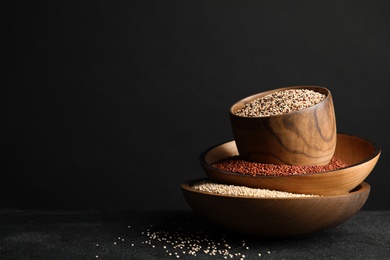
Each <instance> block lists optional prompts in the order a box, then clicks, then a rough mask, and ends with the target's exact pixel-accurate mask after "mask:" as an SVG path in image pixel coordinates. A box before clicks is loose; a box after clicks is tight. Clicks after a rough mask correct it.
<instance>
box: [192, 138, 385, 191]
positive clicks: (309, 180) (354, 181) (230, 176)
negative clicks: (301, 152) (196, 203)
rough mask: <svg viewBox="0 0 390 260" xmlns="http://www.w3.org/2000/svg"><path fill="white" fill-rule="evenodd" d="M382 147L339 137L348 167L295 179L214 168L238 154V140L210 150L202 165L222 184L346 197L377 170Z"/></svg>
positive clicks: (338, 147)
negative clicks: (221, 161) (220, 161)
mask: <svg viewBox="0 0 390 260" xmlns="http://www.w3.org/2000/svg"><path fill="white" fill-rule="evenodd" d="M380 154H381V148H380V147H379V146H378V145H377V144H375V143H372V142H370V141H368V140H366V139H363V138H360V137H357V136H353V135H346V134H338V135H337V145H336V149H335V153H334V155H335V156H336V157H338V158H339V159H341V160H342V161H344V162H345V163H346V164H347V165H348V167H345V168H342V169H339V170H335V171H328V172H322V173H313V174H306V175H294V176H249V175H243V174H238V173H230V172H226V171H222V170H219V169H217V168H214V167H212V166H211V164H212V163H214V162H216V161H218V160H220V159H223V158H227V157H230V156H234V155H238V150H237V147H236V144H235V142H234V141H230V142H226V143H224V144H221V145H218V146H215V147H213V148H210V149H207V150H206V151H205V152H203V153H202V154H201V155H200V164H201V166H202V167H203V169H204V171H205V173H206V174H207V176H208V177H209V178H210V179H211V180H213V181H215V182H219V183H226V184H233V185H243V186H247V187H253V188H265V189H271V190H281V191H289V192H295V193H303V194H320V195H334V194H345V193H347V192H349V191H350V190H352V189H353V188H355V187H356V186H358V185H359V184H360V183H361V182H363V181H364V180H365V179H366V178H367V176H368V175H369V174H370V173H371V171H372V170H373V169H374V167H375V165H376V163H377V161H378V159H379V157H380Z"/></svg>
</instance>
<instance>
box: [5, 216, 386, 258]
mask: <svg viewBox="0 0 390 260" xmlns="http://www.w3.org/2000/svg"><path fill="white" fill-rule="evenodd" d="M183 258H184V259H390V211H360V212H359V213H358V214H357V215H355V216H354V217H353V218H351V219H349V220H348V221H346V222H344V223H343V224H341V225H339V226H337V227H335V228H333V229H329V230H326V231H322V232H319V233H316V234H312V235H308V236H304V237H297V238H289V239H267V238H256V237H249V236H246V235H242V234H234V233H230V232H227V231H226V230H222V229H220V228H218V227H215V226H213V225H212V224H211V223H209V222H207V221H205V220H204V219H203V218H201V217H200V216H198V215H196V214H195V213H194V212H192V211H129V212H107V211H31V210H28V211H26V210H0V259H183Z"/></svg>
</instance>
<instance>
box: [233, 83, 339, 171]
mask: <svg viewBox="0 0 390 260" xmlns="http://www.w3.org/2000/svg"><path fill="white" fill-rule="evenodd" d="M287 89H309V90H313V91H316V92H320V93H322V94H325V95H326V98H325V99H324V100H323V101H321V102H320V103H318V104H316V105H314V106H311V107H308V108H304V109H301V110H298V111H294V112H290V113H287V114H282V115H276V116H268V117H243V116H238V115H236V114H234V112H236V111H237V110H239V109H240V108H242V107H243V106H244V105H245V104H247V103H249V102H251V101H253V100H255V99H257V98H260V97H263V96H265V95H268V94H271V93H273V92H277V91H282V90H287ZM230 122H231V127H232V130H233V135H234V140H235V141H236V144H237V148H238V151H239V153H240V155H241V157H242V158H244V159H245V160H247V161H254V162H261V163H272V164H288V165H324V164H327V163H329V161H330V160H331V159H332V157H333V153H334V150H335V146H336V135H337V132H336V117H335V112H334V107H333V99H332V95H331V93H330V91H329V90H328V89H327V88H323V87H318V86H294V87H287V88H280V89H274V90H271V91H266V92H262V93H258V94H255V95H252V96H250V97H247V98H244V99H242V100H240V101H238V102H237V103H235V104H234V105H233V106H232V107H231V108H230Z"/></svg>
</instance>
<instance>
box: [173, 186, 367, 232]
mask: <svg viewBox="0 0 390 260" xmlns="http://www.w3.org/2000/svg"><path fill="white" fill-rule="evenodd" d="M198 181H201V180H199V179H198V180H192V181H188V182H186V183H183V184H182V185H181V188H182V191H183V195H184V197H185V199H186V200H187V202H188V204H189V205H190V206H191V207H192V208H193V210H194V211H195V212H197V213H199V214H200V215H202V216H203V217H205V218H206V219H208V220H210V221H212V222H213V223H215V224H217V225H219V226H221V227H223V228H226V229H228V230H231V231H235V232H240V233H246V234H251V235H256V236H267V237H289V236H300V235H307V234H310V233H314V232H318V231H322V230H325V229H329V228H332V227H335V226H337V225H339V224H341V223H343V222H344V221H346V220H348V219H349V218H351V217H352V216H353V215H355V214H356V213H357V212H358V211H359V210H360V209H361V208H362V206H363V205H364V203H365V202H366V200H367V198H368V195H369V192H370V186H369V185H368V184H367V183H365V182H363V183H361V184H360V185H359V186H358V187H356V188H355V189H354V190H353V191H351V192H349V193H345V194H342V195H336V196H322V197H296V198H254V197H239V196H226V195H218V194H214V193H207V192H202V191H199V190H196V189H194V188H192V187H191V185H192V184H193V183H195V182H198Z"/></svg>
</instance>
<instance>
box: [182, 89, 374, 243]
mask: <svg viewBox="0 0 390 260" xmlns="http://www.w3.org/2000/svg"><path fill="white" fill-rule="evenodd" d="M288 89H308V90H313V91H315V92H318V93H322V94H324V95H325V98H324V99H323V100H322V101H321V102H319V103H318V104H316V105H313V106H310V107H307V108H303V109H300V110H298V111H293V112H289V113H285V114H281V115H273V116H264V117H245V116H240V115H237V114H236V111H237V110H239V109H241V108H242V107H244V106H245V105H246V104H248V103H250V102H252V101H253V100H255V99H258V98H261V97H263V96H266V95H269V94H270V93H274V92H280V91H283V90H288ZM230 119H231V126H232V130H233V135H234V140H231V141H228V142H225V143H223V144H219V145H216V146H213V147H211V148H208V149H206V150H205V151H204V152H203V153H202V154H201V155H200V164H201V166H202V168H203V169H204V171H205V173H206V175H207V178H203V179H197V180H192V181H188V182H185V183H183V184H182V185H181V188H182V191H183V194H184V197H185V198H186V200H187V202H188V203H189V205H190V206H191V207H192V208H193V209H194V210H195V211H196V212H198V213H200V214H201V215H202V216H204V217H205V218H207V219H209V220H210V221H212V222H214V223H215V224H217V225H219V226H222V227H224V228H226V229H228V230H232V231H236V232H242V233H248V234H252V235H258V236H271V237H272V236H275V237H280V236H297V235H306V234H310V233H313V232H317V231H321V230H325V229H328V228H331V227H334V226H337V225H339V224H341V223H343V222H344V221H346V220H348V219H350V218H351V217H352V216H354V215H355V214H356V213H357V212H358V211H359V210H360V209H361V208H362V207H363V205H364V204H365V202H366V200H367V198H368V196H369V192H370V185H369V184H368V183H365V182H364V180H365V179H366V178H367V176H368V175H369V174H370V173H371V171H372V170H373V168H374V167H375V165H376V163H377V161H378V159H379V156H380V153H381V149H380V147H379V146H378V145H377V144H375V143H373V142H371V141H369V140H367V139H364V138H361V137H358V136H354V135H347V134H337V132H336V119H335V112H334V107H333V100H332V95H331V93H330V91H329V90H328V89H326V88H323V87H317V86H294V87H288V88H283V89H275V90H271V91H267V92H262V93H259V94H256V95H253V96H250V97H248V98H245V99H242V100H240V101H238V102H237V103H235V104H234V105H233V106H232V107H231V109H230ZM233 156H239V157H240V158H241V159H243V160H245V161H251V162H258V163H266V164H275V165H300V166H306V165H325V164H327V163H329V161H330V160H331V159H332V158H333V157H337V158H338V159H340V160H341V161H343V162H344V163H345V164H346V165H347V166H345V167H342V168H340V169H337V170H331V171H325V172H313V173H308V174H297V175H278V176H265V175H264V176H262V175H248V174H241V173H233V172H228V171H224V170H221V169H219V168H216V167H214V166H213V165H214V163H216V162H218V161H220V160H223V159H226V158H230V157H233ZM202 180H208V181H212V182H215V183H219V184H226V185H235V186H245V187H251V188H260V189H269V190H276V191H285V192H291V193H297V194H311V195H319V196H314V197H280V198H270V197H251V196H236V195H224V194H217V193H210V192H205V191H200V190H198V189H195V188H194V187H193V185H194V184H195V183H199V182H200V181H202Z"/></svg>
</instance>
